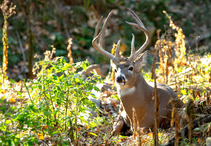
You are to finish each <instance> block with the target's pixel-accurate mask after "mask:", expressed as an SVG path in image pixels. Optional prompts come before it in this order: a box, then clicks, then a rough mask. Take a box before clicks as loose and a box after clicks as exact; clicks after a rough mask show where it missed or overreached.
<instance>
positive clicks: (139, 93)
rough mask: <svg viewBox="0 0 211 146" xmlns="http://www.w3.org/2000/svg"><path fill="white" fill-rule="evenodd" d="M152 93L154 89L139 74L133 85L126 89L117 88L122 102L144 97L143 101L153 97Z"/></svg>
mask: <svg viewBox="0 0 211 146" xmlns="http://www.w3.org/2000/svg"><path fill="white" fill-rule="evenodd" d="M152 91H153V89H152V87H151V86H149V85H148V84H147V82H146V81H145V79H144V78H143V77H142V76H141V75H140V74H137V76H136V78H135V79H134V83H133V84H131V85H129V86H126V87H124V88H121V87H120V86H117V92H118V96H119V97H120V99H121V100H125V99H127V98H129V99H133V98H140V97H142V99H143V98H145V97H148V96H150V95H152Z"/></svg>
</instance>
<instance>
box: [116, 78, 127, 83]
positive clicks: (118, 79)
mask: <svg viewBox="0 0 211 146" xmlns="http://www.w3.org/2000/svg"><path fill="white" fill-rule="evenodd" d="M116 81H117V83H122V82H124V81H125V78H124V77H123V76H119V77H117V78H116Z"/></svg>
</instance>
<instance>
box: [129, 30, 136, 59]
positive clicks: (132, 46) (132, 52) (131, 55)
mask: <svg viewBox="0 0 211 146" xmlns="http://www.w3.org/2000/svg"><path fill="white" fill-rule="evenodd" d="M132 36H133V38H132V41H131V53H130V57H129V58H131V59H132V58H133V56H134V54H135V51H136V49H135V45H134V41H135V36H134V35H133V34H132Z"/></svg>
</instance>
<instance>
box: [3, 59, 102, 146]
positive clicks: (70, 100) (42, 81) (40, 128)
mask: <svg viewBox="0 0 211 146" xmlns="http://www.w3.org/2000/svg"><path fill="white" fill-rule="evenodd" d="M88 64H89V63H88V62H87V61H84V62H78V63H75V64H72V65H71V64H69V63H67V62H66V61H65V59H64V58H57V59H56V60H53V61H52V60H47V59H46V60H44V61H40V62H39V63H38V64H37V67H38V68H39V67H40V68H39V69H40V71H39V73H38V74H37V76H38V79H37V80H33V81H31V82H30V84H28V83H27V84H28V85H26V84H25V87H26V90H27V91H28V93H29V94H28V97H29V99H28V100H26V101H22V102H21V104H20V105H19V106H18V107H17V105H16V106H13V105H11V104H10V103H9V102H6V103H4V101H3V100H4V98H1V101H0V102H1V104H2V105H3V106H0V115H1V116H0V120H1V123H0V133H2V134H0V144H8V145H11V144H15V145H17V144H24V145H25V144H27V145H30V144H36V143H38V140H39V139H40V140H43V139H44V137H49V138H50V139H51V140H52V141H54V142H55V143H57V144H62V143H63V142H68V138H71V139H73V140H77V139H78V138H79V134H78V133H77V130H78V128H79V127H78V126H79V125H84V126H87V125H89V123H88V122H91V121H92V120H91V119H90V118H89V116H90V112H89V109H88V108H92V109H93V110H94V109H96V108H95V106H94V103H92V102H91V101H90V100H89V99H88V96H89V95H92V93H91V90H92V89H94V90H98V88H97V87H96V86H95V83H96V82H99V81H100V78H99V77H98V76H95V75H94V76H92V77H88V78H85V77H82V76H81V75H80V74H78V73H77V72H78V71H80V70H86V68H87V65H88ZM11 84H14V83H13V81H12V82H11ZM2 92H3V91H2ZM18 94H19V95H20V97H21V96H23V95H22V93H20V92H18ZM92 96H93V95H92ZM96 121H97V122H96ZM101 122H102V119H99V118H98V119H96V120H95V119H94V121H93V122H91V123H95V124H90V128H93V127H96V126H97V125H99V124H100V123H101ZM13 129H15V130H13ZM96 135H98V134H96Z"/></svg>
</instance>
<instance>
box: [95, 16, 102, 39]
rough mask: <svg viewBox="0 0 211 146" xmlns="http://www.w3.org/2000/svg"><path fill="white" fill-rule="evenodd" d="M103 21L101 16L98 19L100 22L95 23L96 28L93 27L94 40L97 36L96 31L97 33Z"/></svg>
mask: <svg viewBox="0 0 211 146" xmlns="http://www.w3.org/2000/svg"><path fill="white" fill-rule="evenodd" d="M102 21H103V16H101V17H100V20H99V21H98V22H97V26H96V27H95V34H94V38H95V37H96V36H97V34H98V31H99V28H100V25H101V23H102Z"/></svg>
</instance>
